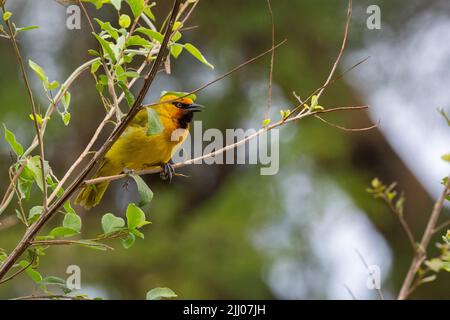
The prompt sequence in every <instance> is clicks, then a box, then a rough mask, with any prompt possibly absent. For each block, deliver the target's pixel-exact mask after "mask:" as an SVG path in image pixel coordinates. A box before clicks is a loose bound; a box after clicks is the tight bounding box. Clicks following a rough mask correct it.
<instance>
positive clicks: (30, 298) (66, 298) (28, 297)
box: [10, 294, 92, 300]
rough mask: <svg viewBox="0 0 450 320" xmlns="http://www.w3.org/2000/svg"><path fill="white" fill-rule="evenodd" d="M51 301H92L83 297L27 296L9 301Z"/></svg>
mask: <svg viewBox="0 0 450 320" xmlns="http://www.w3.org/2000/svg"><path fill="white" fill-rule="evenodd" d="M53 299H62V300H92V299H89V298H86V297H83V296H74V297H72V296H65V295H58V294H57V295H38V296H34V295H29V296H23V297H17V298H13V299H10V300H53Z"/></svg>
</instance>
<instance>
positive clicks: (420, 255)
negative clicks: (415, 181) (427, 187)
mask: <svg viewBox="0 0 450 320" xmlns="http://www.w3.org/2000/svg"><path fill="white" fill-rule="evenodd" d="M449 187H450V176H449V179H448V180H447V184H446V185H445V187H444V190H443V191H442V193H441V195H440V196H439V199H438V200H437V201H436V203H435V204H434V207H433V211H432V212H431V215H430V219H429V220H428V223H427V226H426V228H425V231H424V232H423V236H422V240H421V241H420V244H419V246H418V247H417V249H416V253H415V255H414V258H413V259H412V261H411V265H410V267H409V270H408V272H407V274H406V277H405V280H404V281H403V284H402V287H401V289H400V293H399V295H398V299H399V300H404V299H406V298H408V296H409V295H410V294H411V286H412V284H413V281H414V278H415V276H416V274H417V271H418V270H419V268H420V266H421V265H422V263H423V262H424V261H425V259H426V255H427V252H426V251H427V248H428V245H429V244H430V241H431V238H432V236H433V233H434V230H435V228H436V223H437V221H438V219H439V216H440V214H441V211H442V208H443V206H444V201H445V197H446V196H447V194H448V192H449Z"/></svg>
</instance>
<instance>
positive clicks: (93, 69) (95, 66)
mask: <svg viewBox="0 0 450 320" xmlns="http://www.w3.org/2000/svg"><path fill="white" fill-rule="evenodd" d="M101 65H102V63H101V61H100V60H97V61H95V62H94V63H92V65H91V73H92V74H94V73H96V72H97V70H98V68H100V66H101Z"/></svg>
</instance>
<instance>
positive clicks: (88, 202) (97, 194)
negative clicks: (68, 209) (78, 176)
mask: <svg viewBox="0 0 450 320" xmlns="http://www.w3.org/2000/svg"><path fill="white" fill-rule="evenodd" d="M118 173H120V170H119V172H117V170H115V168H114V166H112V165H111V164H110V163H109V162H108V161H104V162H103V163H102V165H101V166H100V168H99V169H98V171H97V173H96V174H95V176H94V178H96V177H103V176H110V175H114V174H118ZM108 186H109V181H104V182H100V183H97V184H93V185H87V186H86V187H84V188H83V189H81V191H80V193H79V194H78V196H77V198H76V199H75V204H79V205H80V206H82V207H84V208H86V209H91V208H92V207H95V206H96V205H98V204H99V203H100V201H101V200H102V198H103V195H104V194H105V191H106V189H107V188H108Z"/></svg>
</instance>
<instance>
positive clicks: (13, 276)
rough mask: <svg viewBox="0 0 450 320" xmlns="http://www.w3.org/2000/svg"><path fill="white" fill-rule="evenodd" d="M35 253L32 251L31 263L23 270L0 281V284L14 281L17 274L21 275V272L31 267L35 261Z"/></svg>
mask: <svg viewBox="0 0 450 320" xmlns="http://www.w3.org/2000/svg"><path fill="white" fill-rule="evenodd" d="M36 256H37V254H36V252H34V251H33V257H32V258H31V261H30V262H29V263H28V264H27V265H26V266H25V267H23V268H21V269H20V270H18V271H16V272H15V273H13V274H12V275H10V276H9V277H7V278H4V279H3V280H1V281H0V284H2V283H5V282H7V281H9V280H12V279H14V278H15V277H17V276H18V275H19V274H21V273H22V272H24V271H25V270H27V269H28V268H29V267H31V266H32V265H33V263H34V260H35V259H36Z"/></svg>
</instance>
